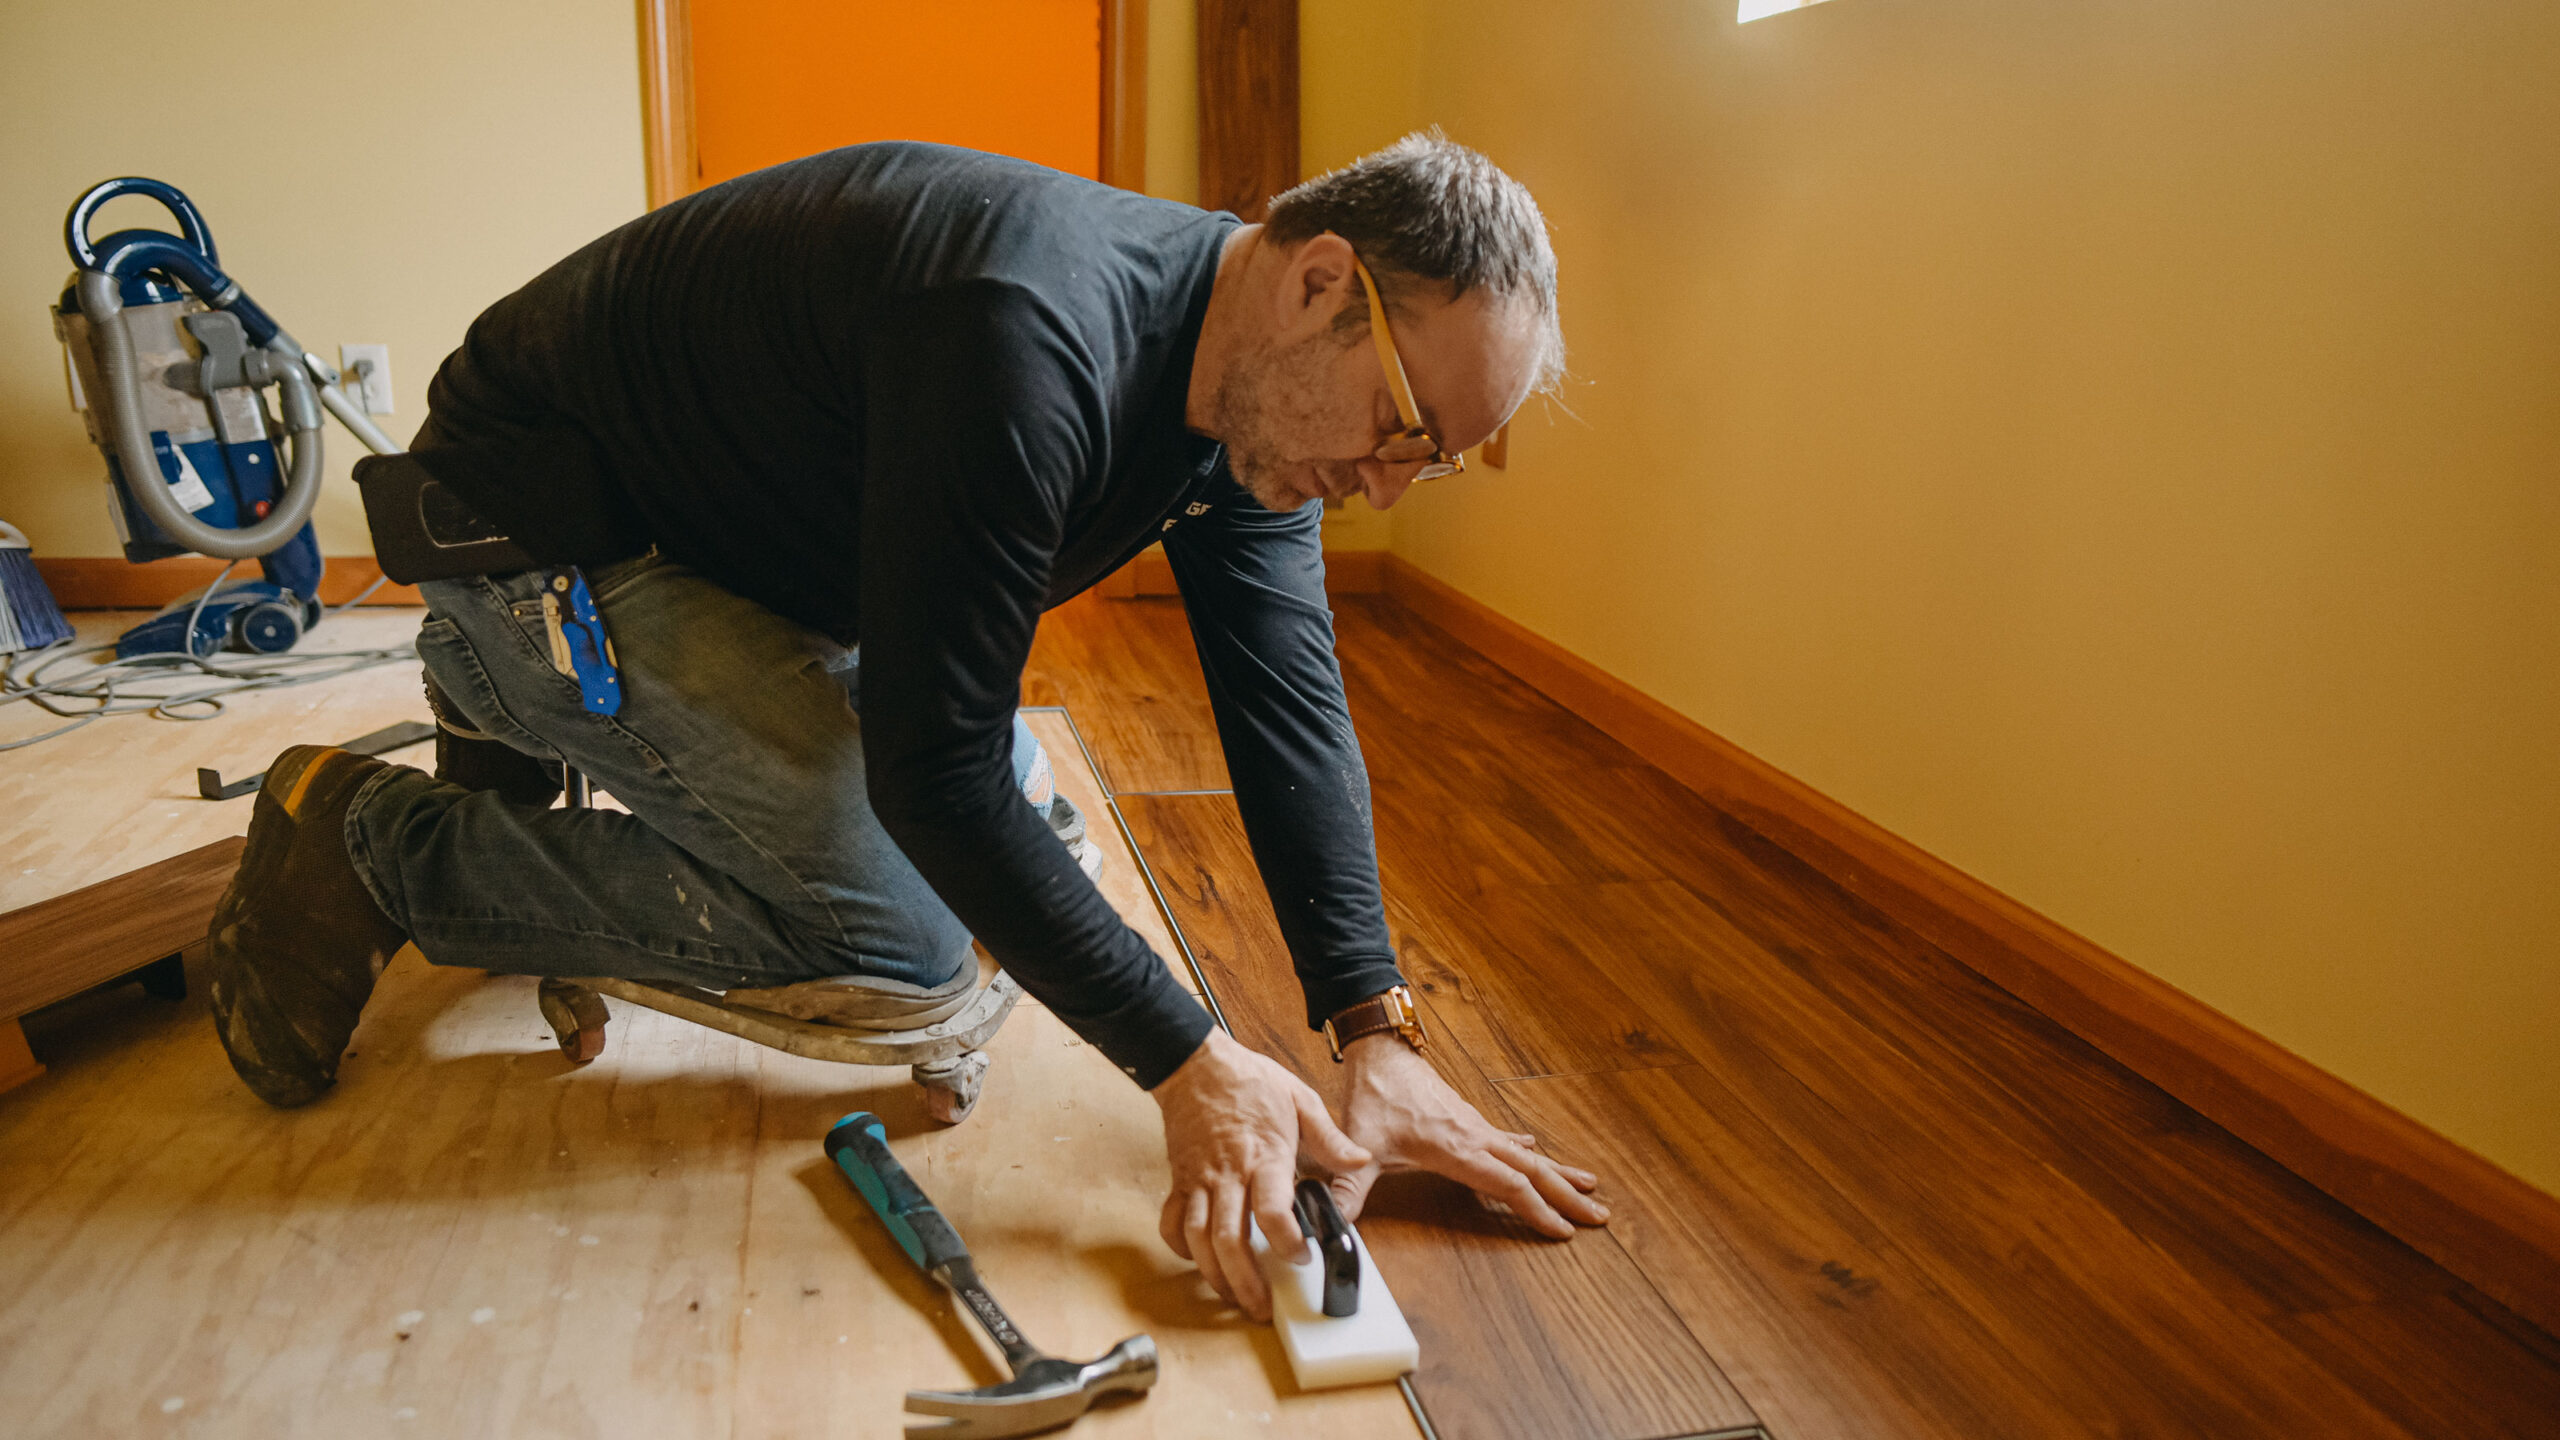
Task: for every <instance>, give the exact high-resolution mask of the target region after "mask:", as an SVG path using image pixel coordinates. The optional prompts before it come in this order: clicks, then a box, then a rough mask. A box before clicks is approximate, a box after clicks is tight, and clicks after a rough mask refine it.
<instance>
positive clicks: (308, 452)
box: [80, 246, 320, 560]
mask: <svg viewBox="0 0 2560 1440" xmlns="http://www.w3.org/2000/svg"><path fill="white" fill-rule="evenodd" d="M172 248H173V249H174V248H175V247H174V246H173V247H172ZM231 288H233V289H235V290H236V289H237V287H236V286H234V287H231ZM216 303H217V304H218V303H219V302H216ZM239 303H240V304H242V305H246V304H247V297H245V296H242V297H239ZM225 308H228V307H225ZM250 308H251V309H252V310H254V307H250ZM80 313H81V314H82V315H84V316H86V317H87V318H88V322H89V333H90V336H91V337H92V339H93V340H94V341H95V344H96V353H97V360H98V378H99V379H100V380H101V381H102V382H103V383H104V384H105V386H106V387H107V389H108V390H110V391H111V392H113V394H114V396H115V399H114V401H113V403H111V404H108V405H106V406H103V407H101V409H102V411H103V414H104V418H105V419H106V421H107V427H108V429H109V430H110V431H111V432H112V438H113V440H114V442H115V447H116V458H117V459H118V460H119V461H120V462H122V464H123V466H124V473H125V478H126V485H125V488H126V490H127V491H129V492H130V493H131V494H132V496H133V499H134V503H136V504H138V505H140V506H141V507H142V511H143V513H144V514H146V515H148V516H150V517H151V521H152V523H153V524H155V525H158V526H159V527H160V528H161V530H162V531H163V532H165V533H166V534H167V535H168V537H169V538H170V539H171V540H174V541H176V542H177V543H178V544H180V545H183V546H185V547H186V548H188V549H190V550H193V551H196V552H197V553H199V554H204V555H211V556H214V557H216V558H218V559H223V560H251V559H255V558H257V557H258V556H261V555H265V554H267V553H269V552H270V551H273V550H277V549H279V548H281V547H282V546H283V545H284V544H285V543H286V542H287V541H289V540H291V539H292V538H293V537H294V535H295V534H296V533H297V532H299V531H300V530H301V529H302V527H303V525H304V523H305V522H307V521H309V520H310V518H311V507H312V506H313V505H314V504H315V503H317V502H318V500H319V498H320V400H319V396H318V392H317V391H316V389H315V388H314V386H313V384H312V380H311V376H310V375H309V374H308V373H307V372H306V371H305V369H304V366H305V363H306V357H305V356H304V355H303V353H302V347H301V346H300V345H299V344H296V343H295V341H294V339H293V337H292V336H290V335H287V334H285V333H284V331H283V330H281V329H276V328H274V322H272V321H266V323H265V324H263V325H258V326H253V327H251V338H252V339H253V340H254V339H256V338H257V337H256V334H255V331H256V330H257V329H268V330H270V331H271V334H270V335H269V336H268V338H267V339H266V341H265V346H264V348H265V350H266V352H267V354H269V355H271V356H273V357H274V360H275V363H274V364H272V365H270V366H269V367H268V368H269V369H270V370H271V371H272V372H273V374H274V378H275V380H276V382H277V384H278V385H279V386H280V387H281V388H282V391H283V411H284V417H283V418H284V427H285V430H286V432H287V434H288V435H289V437H290V438H291V440H292V442H293V444H292V449H293V458H292V461H291V463H290V464H289V466H288V467H287V469H286V474H285V487H284V496H283V498H282V499H280V500H278V501H277V502H276V504H275V506H274V507H273V508H272V509H270V510H269V511H268V512H267V514H266V518H265V519H262V520H260V521H258V522H257V523H256V524H254V525H246V526H243V527H241V528H240V529H237V530H226V529H223V528H222V527H220V526H217V525H207V524H205V523H204V522H203V521H201V520H198V519H197V518H195V516H193V515H191V514H189V513H187V510H186V507H184V506H182V505H180V504H179V503H178V500H177V497H176V496H175V495H173V494H171V493H170V490H169V486H168V484H167V483H166V481H165V479H164V477H163V476H162V475H161V473H160V458H159V457H158V456H157V455H155V454H153V453H152V449H151V436H150V434H149V432H147V431H145V430H144V429H143V428H142V416H141V407H140V405H139V404H138V403H136V399H135V397H136V395H137V393H138V387H139V385H140V381H141V377H140V375H139V374H138V373H137V367H136V365H135V361H134V355H133V337H132V336H131V335H130V334H128V333H127V332H126V330H125V318H124V296H123V293H122V288H121V283H120V282H119V281H118V279H117V278H116V276H115V275H113V274H110V273H108V272H107V271H105V270H93V269H89V268H86V267H83V268H82V269H81V271H80ZM257 318H258V319H260V320H262V321H264V320H265V316H264V315H263V314H259V315H258V316H257Z"/></svg>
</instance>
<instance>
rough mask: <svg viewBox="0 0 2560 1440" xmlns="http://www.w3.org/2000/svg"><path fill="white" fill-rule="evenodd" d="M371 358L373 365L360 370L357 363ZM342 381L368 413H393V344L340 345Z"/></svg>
mask: <svg viewBox="0 0 2560 1440" xmlns="http://www.w3.org/2000/svg"><path fill="white" fill-rule="evenodd" d="M365 362H371V366H372V368H371V369H370V370H367V371H364V372H362V373H361V374H360V373H359V372H358V369H357V367H358V366H359V365H360V364H363V363H365ZM338 372H339V376H340V379H339V382H338V383H339V384H340V386H342V387H343V388H344V389H345V390H346V392H347V394H348V396H349V397H350V398H351V399H353V400H354V401H355V402H356V403H357V404H358V405H361V406H363V407H364V412H365V413H366V414H368V415H388V414H390V413H391V347H390V346H388V345H341V346H339V347H338Z"/></svg>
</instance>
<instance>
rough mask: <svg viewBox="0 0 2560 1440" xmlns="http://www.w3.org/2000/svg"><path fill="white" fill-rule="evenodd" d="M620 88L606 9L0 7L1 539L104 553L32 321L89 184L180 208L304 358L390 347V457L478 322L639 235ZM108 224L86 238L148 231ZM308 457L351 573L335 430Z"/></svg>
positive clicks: (625, 95) (630, 40)
mask: <svg viewBox="0 0 2560 1440" xmlns="http://www.w3.org/2000/svg"><path fill="white" fill-rule="evenodd" d="M155 43H156V44H157V45H159V46H160V49H159V50H158V52H157V53H149V52H150V49H151V46H152V45H153V44H155ZM101 49H103V52H104V53H106V54H107V55H108V56H110V57H111V58H110V60H109V61H108V63H107V64H106V65H104V66H103V67H93V66H90V65H87V64H83V63H80V61H79V59H78V57H81V56H83V55H86V54H89V53H91V52H93V51H99V50H101ZM127 56H130V57H131V58H125V57H127ZM639 64H640V62H639V29H638V25H637V22H636V20H635V17H634V11H633V9H632V5H631V0H545V3H542V4H538V5H527V4H520V3H507V0H439V3H436V4H432V5H392V4H382V3H354V4H325V5H312V4H307V3H298V4H287V3H281V0H238V3H232V4H226V5H223V6H220V7H218V13H217V11H213V10H208V9H207V8H206V7H205V6H203V5H200V4H184V5H182V4H172V3H168V0H131V3H125V4H120V5H117V6H115V7H112V10H110V9H108V8H105V7H101V6H99V5H97V4H95V3H93V0H9V3H8V4H6V5H0V216H4V217H6V223H5V224H0V518H5V519H8V520H11V521H14V522H16V523H17V524H18V525H19V526H21V527H22V528H24V529H25V530H26V531H27V532H28V533H29V535H30V536H32V537H33V538H34V540H35V543H36V549H37V553H38V554H43V555H109V554H114V553H116V542H115V534H114V531H113V530H112V529H111V528H110V526H109V524H108V521H107V510H106V503H105V498H104V497H105V487H104V484H103V479H102V477H103V466H102V462H101V461H100V460H99V458H98V456H97V452H96V451H94V450H92V449H91V448H90V447H89V445H88V443H87V440H86V439H85V437H84V436H83V434H82V431H81V427H80V421H79V419H78V417H77V416H75V415H73V414H72V413H71V411H70V409H69V407H68V403H67V401H66V400H65V398H64V389H63V381H62V360H61V349H60V347H59V346H58V345H56V344H55V343H54V339H53V335H52V331H51V329H50V328H49V326H48V324H47V321H46V317H45V306H46V305H47V304H48V303H49V302H50V301H51V300H52V298H53V297H54V296H55V295H57V294H58V293H59V292H60V290H61V288H62V283H63V279H64V277H65V275H66V274H67V273H68V272H69V270H70V262H69V261H68V260H67V259H66V258H65V257H64V255H63V252H62V214H63V212H64V211H65V210H66V209H68V208H69V207H70V204H71V202H72V200H73V199H74V198H75V197H77V196H78V195H79V193H80V192H81V191H82V190H84V189H86V188H87V187H88V186H89V185H90V184H92V183H94V182H96V181H98V180H102V179H105V178H107V177H109V176H112V175H127V174H141V175H149V176H153V177H156V178H159V179H163V180H167V181H169V182H170V183H172V184H174V185H176V186H177V187H178V188H179V189H181V190H184V191H186V192H187V194H188V195H189V196H191V197H192V198H193V199H194V200H195V202H196V204H197V206H198V207H199V208H200V209H202V210H203V211H204V213H205V218H206V220H207V222H208V223H209V224H211V225H212V227H213V232H214V238H215V239H216V240H217V241H218V242H220V244H221V247H222V258H223V261H224V263H225V265H226V266H227V267H228V268H229V269H230V271H231V273H232V274H233V275H234V276H236V277H237V278H238V279H239V280H240V282H241V283H242V285H243V286H244V287H246V288H247V289H248V291H249V293H250V294H252V295H254V296H256V297H257V298H258V299H259V301H260V302H261V303H263V304H264V305H266V307H267V308H268V309H269V310H271V311H273V312H274V313H275V315H276V316H277V318H278V319H280V320H282V321H283V322H284V324H285V326H286V327H287V328H288V329H290V330H292V331H293V333H294V334H295V336H296V337H297V338H299V339H300V340H302V342H303V343H304V344H306V345H309V346H311V347H312V348H313V349H315V350H318V351H319V352H320V353H321V354H322V355H324V356H327V357H329V358H330V359H332V360H334V359H336V357H337V347H338V344H339V343H340V342H341V341H383V342H387V343H389V345H390V346H391V369H392V377H393V379H394V381H395V382H396V383H397V387H398V395H397V406H398V409H397V413H395V414H393V415H392V416H390V417H387V418H386V419H385V421H384V426H385V428H386V429H388V430H389V431H390V432H391V433H392V435H393V437H394V438H406V437H407V436H408V434H409V433H410V432H411V431H412V430H413V429H415V428H416V426H417V423H418V421H419V419H420V417H421V415H422V414H423V412H424V409H425V405H426V387H427V381H428V379H429V378H430V377H431V376H432V375H433V374H434V373H435V367H436V365H437V364H438V363H439V362H441V361H442V360H443V359H444V357H445V354H446V352H448V351H450V350H451V349H452V348H453V347H454V345H455V344H456V343H457V342H459V341H460V340H461V338H462V332H463V328H464V327H465V326H466V325H468V324H469V323H470V321H471V318H472V317H473V316H474V315H476V314H478V313H479V312H480V310H481V308H482V307H483V306H485V305H487V304H488V303H489V302H490V301H492V300H495V299H496V298H498V297H499V296H500V295H503V294H505V293H506V292H508V291H509V290H512V289H514V288H515V287H516V286H518V285H520V284H522V283H523V282H524V281H525V280H527V279H529V278H531V277H532V276H533V275H534V274H535V273H536V272H537V271H539V270H540V269H542V267H544V266H545V265H548V264H549V263H551V262H552V261H553V260H556V259H558V258H559V257H560V256H562V255H565V254H567V253H568V252H569V251H570V250H572V249H574V248H575V247H577V246H578V245H580V244H582V243H584V242H585V241H587V240H589V239H592V238H593V237H595V236H596V235H598V234H601V233H603V232H604V231H605V230H608V229H610V228H612V227H613V226H614V225H617V224H619V223H621V222H622V221H624V220H626V219H629V218H630V217H632V216H634V215H637V214H638V213H640V210H641V207H642V193H641V172H640V93H639V73H640V70H639ZM119 204H120V206H121V205H130V206H132V207H133V208H132V209H130V210H126V209H121V208H113V207H111V208H110V209H109V210H108V211H107V212H106V216H105V220H106V223H105V225H104V226H102V227H101V228H102V230H103V229H113V228H122V227H124V226H129V225H136V224H152V223H159V221H158V216H157V212H156V210H155V209H154V208H153V207H149V206H147V205H144V204H142V203H141V202H136V201H124V202H119ZM327 443H328V453H329V458H330V467H329V469H330V475H331V479H330V481H329V482H328V489H327V491H325V492H324V493H323V495H322V497H321V502H320V505H321V508H320V513H319V525H320V538H321V544H322V548H323V549H324V550H326V551H328V552H329V553H332V554H349V553H353V554H362V553H365V552H366V551H368V550H369V549H370V548H371V545H370V543H369V542H368V539H367V537H366V534H365V529H364V516H363V512H362V509H361V507H360V506H359V505H358V504H357V503H356V497H355V491H354V488H353V487H352V486H351V485H349V484H347V483H346V473H347V466H348V464H349V463H350V461H351V460H352V459H353V457H354V456H355V455H357V454H359V453H361V448H360V447H359V446H358V445H357V443H356V442H355V440H354V438H353V437H351V436H349V435H348V434H346V433H345V432H344V431H343V430H340V429H338V428H337V427H336V426H335V424H334V423H333V424H332V425H331V427H330V429H329V431H328V440H327Z"/></svg>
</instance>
